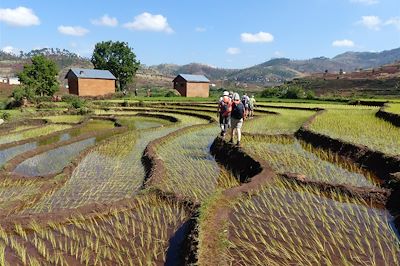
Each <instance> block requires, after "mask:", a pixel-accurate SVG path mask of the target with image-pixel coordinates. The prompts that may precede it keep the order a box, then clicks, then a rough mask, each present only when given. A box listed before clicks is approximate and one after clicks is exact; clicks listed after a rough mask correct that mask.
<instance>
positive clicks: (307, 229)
mask: <svg viewBox="0 0 400 266" xmlns="http://www.w3.org/2000/svg"><path fill="white" fill-rule="evenodd" d="M333 198H335V200H334V199H331V198H327V197H326V196H323V195H321V194H320V193H319V192H318V190H317V189H312V188H302V187H299V186H296V185H295V184H292V183H290V182H282V183H280V184H279V182H278V184H277V185H272V184H270V185H268V187H264V188H263V189H262V190H261V191H259V192H258V193H257V194H256V195H254V196H252V197H244V198H242V199H241V200H240V201H239V202H238V203H237V204H236V205H235V206H234V211H233V212H232V214H231V215H230V222H229V224H230V226H229V238H230V239H229V240H230V241H231V242H232V244H233V245H234V246H235V248H232V249H229V251H228V254H229V256H228V257H230V258H231V259H234V260H235V261H237V260H239V259H241V258H243V257H246V260H249V261H248V262H247V264H252V265H253V264H256V262H257V261H262V262H263V263H264V264H265V265H278V264H280V265H298V264H300V265H315V264H321V262H324V263H322V264H324V265H399V262H400V242H399V240H398V238H397V236H396V232H395V230H394V229H393V225H392V220H393V217H392V216H391V215H390V214H389V213H388V212H387V211H386V210H385V209H380V208H372V207H370V206H368V204H366V203H365V202H363V201H361V200H358V199H354V198H349V197H346V196H345V195H341V196H340V197H339V196H337V194H336V195H335V196H334V197H333ZM240 251H244V254H239V252H240ZM249 251H253V252H249ZM252 262H253V263H252ZM228 264H229V263H228Z"/></svg>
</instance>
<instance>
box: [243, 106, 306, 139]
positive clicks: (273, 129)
mask: <svg viewBox="0 0 400 266" xmlns="http://www.w3.org/2000/svg"><path fill="white" fill-rule="evenodd" d="M268 110H270V111H276V112H278V113H279V115H262V116H261V117H260V118H256V119H249V120H246V121H245V122H244V124H243V132H247V133H257V134H266V135H270V134H292V133H294V132H296V131H297V130H298V129H299V128H300V127H301V125H302V124H303V123H304V122H305V121H306V120H307V119H308V118H309V117H310V116H312V115H313V114H314V112H313V111H299V110H286V109H268Z"/></svg>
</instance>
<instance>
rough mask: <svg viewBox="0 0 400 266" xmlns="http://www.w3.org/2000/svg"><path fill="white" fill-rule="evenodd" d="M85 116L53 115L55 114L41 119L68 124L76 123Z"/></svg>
mask: <svg viewBox="0 0 400 266" xmlns="http://www.w3.org/2000/svg"><path fill="white" fill-rule="evenodd" d="M84 118H85V117H84V116H82V115H55V116H45V117H43V119H46V120H48V121H50V122H52V123H69V124H77V123H79V122H82V120H83V119H84Z"/></svg>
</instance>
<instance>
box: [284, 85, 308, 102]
mask: <svg viewBox="0 0 400 266" xmlns="http://www.w3.org/2000/svg"><path fill="white" fill-rule="evenodd" d="M281 98H285V99H300V98H305V92H304V90H303V88H302V87H300V86H290V87H286V90H285V92H284V93H283V95H282V96H281Z"/></svg>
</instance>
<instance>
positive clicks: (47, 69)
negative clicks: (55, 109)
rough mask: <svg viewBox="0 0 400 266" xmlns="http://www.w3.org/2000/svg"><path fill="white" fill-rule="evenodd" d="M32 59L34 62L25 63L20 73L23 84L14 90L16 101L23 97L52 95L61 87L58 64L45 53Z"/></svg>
mask: <svg viewBox="0 0 400 266" xmlns="http://www.w3.org/2000/svg"><path fill="white" fill-rule="evenodd" d="M31 60H32V64H29V65H24V69H23V71H22V72H20V73H19V74H18V78H19V80H20V81H21V84H22V86H21V87H20V88H18V89H17V90H16V91H14V92H13V97H14V98H15V100H16V101H20V100H21V99H22V97H26V98H28V99H30V100H32V99H33V96H34V95H40V96H45V95H47V96H52V95H53V94H54V93H55V92H56V91H58V89H59V84H58V80H57V75H58V70H57V66H56V64H55V63H54V62H53V61H51V60H49V59H47V58H46V57H45V56H43V55H36V56H33V57H32V59H31Z"/></svg>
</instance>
